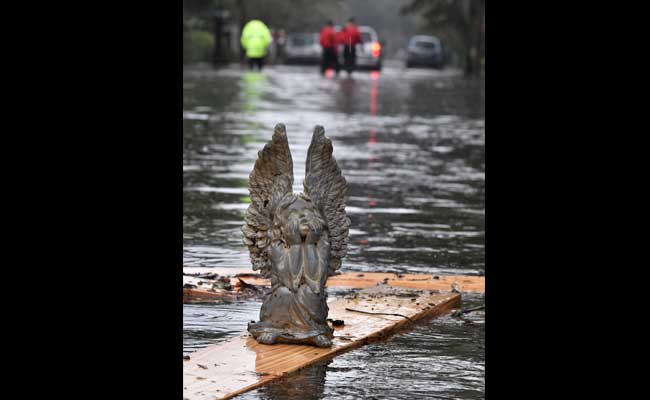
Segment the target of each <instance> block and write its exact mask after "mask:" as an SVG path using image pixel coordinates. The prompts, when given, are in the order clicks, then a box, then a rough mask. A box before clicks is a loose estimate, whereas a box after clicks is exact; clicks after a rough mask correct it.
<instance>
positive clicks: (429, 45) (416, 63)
mask: <svg viewBox="0 0 650 400" xmlns="http://www.w3.org/2000/svg"><path fill="white" fill-rule="evenodd" d="M443 64H444V53H443V50H442V46H441V45H440V40H439V39H438V38H437V37H435V36H422V35H420V36H413V37H412V38H411V40H410V41H409V44H408V47H407V49H406V68H411V67H433V68H437V69H439V68H442V67H443Z"/></svg>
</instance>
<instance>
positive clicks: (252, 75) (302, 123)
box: [183, 64, 485, 399]
mask: <svg viewBox="0 0 650 400" xmlns="http://www.w3.org/2000/svg"><path fill="white" fill-rule="evenodd" d="M484 93H485V86H484V83H483V81H481V80H467V79H464V78H462V77H460V76H458V75H457V74H455V73H454V72H453V71H434V70H423V69H409V70H405V69H404V68H403V67H402V66H400V65H399V64H398V65H393V66H391V65H388V66H387V67H386V68H384V70H382V71H381V73H379V72H357V73H355V74H354V75H353V78H352V79H349V78H347V77H346V74H345V73H342V74H341V76H340V77H338V78H337V77H321V76H320V75H319V74H318V73H317V68H316V67H313V68H312V67H291V66H271V67H269V68H267V69H265V70H264V71H263V72H262V73H261V74H260V73H257V72H248V71H246V70H244V69H242V68H240V67H239V66H231V67H228V68H224V69H221V70H217V71H212V70H202V69H190V70H187V71H186V72H185V74H184V83H183V125H184V128H183V146H184V148H183V176H184V185H183V186H184V187H183V190H184V192H183V203H184V216H183V264H184V266H185V267H196V266H200V267H216V266H218V267H239V268H241V267H244V268H250V261H249V256H248V252H247V249H246V248H245V247H244V246H243V244H242V242H241V233H240V230H239V229H240V227H241V225H242V221H243V217H244V211H245V209H246V208H247V206H248V202H249V199H248V190H247V180H248V174H249V173H250V171H251V169H252V167H253V164H254V162H255V159H256V157H257V152H258V151H259V150H260V149H261V148H262V147H263V145H264V143H265V142H266V141H267V140H269V139H270V138H271V135H272V133H273V127H274V126H275V124H276V123H278V122H283V123H284V124H285V125H286V128H287V136H288V138H289V144H290V147H291V152H292V156H293V161H294V191H301V190H302V179H303V176H304V168H305V158H306V154H307V147H308V146H309V141H310V139H311V134H312V130H313V127H314V125H316V124H320V125H323V126H324V127H325V132H326V135H327V136H328V137H329V138H330V139H331V140H332V143H333V147H334V156H335V157H336V159H337V161H338V163H339V166H340V167H341V170H342V172H343V174H344V176H345V177H346V179H347V181H348V185H349V188H348V198H347V202H346V204H347V208H346V209H347V213H348V216H349V217H350V219H351V221H352V225H351V229H350V244H349V250H348V256H347V257H346V258H345V259H344V263H343V271H361V272H365V271H376V272H401V273H435V274H467V275H482V274H483V273H484V271H485V249H484V245H485V235H484V226H485V212H484V207H485V195H484V188H485V128H484V126H485V119H484V118H485V112H484V108H485V107H484ZM463 301H464V306H468V307H469V306H475V305H480V304H482V302H483V299H482V296H480V295H469V296H466V295H463ZM260 304H261V303H259V302H257V301H237V302H230V303H228V302H225V303H223V304H217V305H185V306H184V341H183V345H184V351H185V352H189V351H192V350H193V349H195V348H197V347H202V346H205V345H207V344H210V343H216V342H219V341H221V340H224V339H225V338H227V337H230V336H232V335H237V334H240V333H241V332H242V331H245V327H246V323H247V322H248V321H250V320H254V319H257V317H258V312H259V307H260ZM468 318H471V319H472V321H473V322H466V321H460V320H457V319H455V318H452V317H450V316H446V317H443V318H440V319H436V320H433V321H431V322H429V323H426V324H424V325H421V326H418V327H417V328H416V329H414V330H413V331H411V332H407V333H404V334H400V335H398V336H396V337H394V338H393V339H391V340H390V341H388V342H383V343H379V344H373V345H369V346H365V347H363V348H361V349H357V350H354V351H352V352H349V353H346V354H344V355H341V356H338V357H336V358H335V359H334V360H330V361H327V362H323V363H319V364H317V365H314V366H312V367H309V368H307V369H305V370H304V371H302V372H301V373H300V374H298V375H296V376H294V377H291V378H289V379H287V380H285V381H283V383H282V384H281V385H279V384H276V385H270V386H268V387H265V388H261V389H258V390H255V391H252V392H249V393H247V394H244V395H241V396H239V397H238V398H242V399H244V398H245V399H260V398H263V399H290V398H305V399H307V398H336V399H346V398H350V399H353V398H360V397H368V398H403V399H413V398H449V399H454V398H463V399H465V398H483V397H484V394H483V392H484V376H485V374H484V347H483V344H484V328H483V313H482V312H476V313H472V314H471V317H468Z"/></svg>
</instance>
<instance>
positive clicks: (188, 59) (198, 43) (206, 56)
mask: <svg viewBox="0 0 650 400" xmlns="http://www.w3.org/2000/svg"><path fill="white" fill-rule="evenodd" d="M213 48H214V35H213V34H212V33H210V32H208V31H204V30H193V29H191V30H188V31H186V32H183V62H184V63H192V62H198V61H205V62H209V61H210V60H211V58H212V49H213Z"/></svg>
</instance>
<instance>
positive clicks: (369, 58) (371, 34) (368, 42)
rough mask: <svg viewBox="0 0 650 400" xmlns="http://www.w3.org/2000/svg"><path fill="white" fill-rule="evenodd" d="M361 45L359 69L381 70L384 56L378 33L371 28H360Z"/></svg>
mask: <svg viewBox="0 0 650 400" xmlns="http://www.w3.org/2000/svg"><path fill="white" fill-rule="evenodd" d="M359 33H360V34H361V42H362V43H361V44H358V45H357V49H356V53H357V68H367V69H374V70H381V60H382V56H383V54H382V53H383V52H382V48H381V43H379V37H378V36H377V32H375V30H374V29H372V28H371V27H369V26H360V27H359Z"/></svg>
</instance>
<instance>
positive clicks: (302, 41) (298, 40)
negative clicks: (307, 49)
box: [289, 35, 316, 46]
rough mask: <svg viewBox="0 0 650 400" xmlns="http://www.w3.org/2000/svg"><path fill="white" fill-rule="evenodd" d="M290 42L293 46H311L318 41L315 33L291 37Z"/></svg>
mask: <svg viewBox="0 0 650 400" xmlns="http://www.w3.org/2000/svg"><path fill="white" fill-rule="evenodd" d="M289 43H290V44H291V45H292V46H311V45H312V44H314V43H316V40H315V38H314V35H299V36H292V37H290V38H289Z"/></svg>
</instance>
